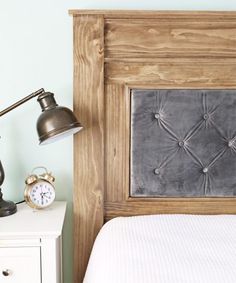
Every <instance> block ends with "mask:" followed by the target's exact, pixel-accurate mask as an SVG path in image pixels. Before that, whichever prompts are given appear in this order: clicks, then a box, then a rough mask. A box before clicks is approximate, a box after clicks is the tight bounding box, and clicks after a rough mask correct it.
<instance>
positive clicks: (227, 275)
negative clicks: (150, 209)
mask: <svg viewBox="0 0 236 283" xmlns="http://www.w3.org/2000/svg"><path fill="white" fill-rule="evenodd" d="M193 282H194V283H236V216H233V215H231V216H230V215H228V216H226V215H221V216H196V215H195V216H193V215H152V216H137V217H127V218H115V219H113V220H111V221H109V222H108V223H107V224H105V225H104V226H103V228H102V229H101V231H100V233H99V234H98V236H97V239H96V241H95V244H94V247H93V251H92V254H91V257H90V260H89V265H88V268H87V272H86V275H85V279H84V283H193Z"/></svg>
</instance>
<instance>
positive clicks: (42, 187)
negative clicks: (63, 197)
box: [24, 167, 56, 209]
mask: <svg viewBox="0 0 236 283" xmlns="http://www.w3.org/2000/svg"><path fill="white" fill-rule="evenodd" d="M36 169H43V170H44V173H42V174H40V175H36V174H33V172H34V171H35V170H36ZM54 181H55V178H54V177H53V176H52V174H51V173H49V172H48V171H47V169H46V168H45V167H36V168H34V169H33V171H32V173H31V174H30V175H29V176H28V177H27V178H26V180H25V184H26V187H25V192H24V197H25V201H26V203H27V204H28V205H29V206H30V207H32V208H36V209H42V208H45V207H48V206H49V205H51V204H52V203H53V201H54V199H55V196H56V195H55V188H54V185H53V182H54Z"/></svg>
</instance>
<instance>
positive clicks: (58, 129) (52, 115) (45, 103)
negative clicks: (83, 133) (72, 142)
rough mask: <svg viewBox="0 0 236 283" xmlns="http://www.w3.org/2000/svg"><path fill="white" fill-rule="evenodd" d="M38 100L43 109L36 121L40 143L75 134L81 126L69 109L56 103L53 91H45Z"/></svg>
mask: <svg viewBox="0 0 236 283" xmlns="http://www.w3.org/2000/svg"><path fill="white" fill-rule="evenodd" d="M38 102H39V104H40V106H41V108H42V111H43V112H42V114H41V115H40V116H39V118H38V121H37V131H38V136H39V143H40V144H41V145H44V144H48V143H52V142H54V141H57V140H59V139H61V138H63V137H66V136H69V135H72V134H75V133H77V132H79V131H80V130H81V129H82V128H83V127H82V126H81V124H80V123H79V122H78V120H77V118H76V117H75V115H74V113H73V112H72V111H71V110H70V109H68V108H66V107H62V106H58V105H57V103H56V101H55V99H54V95H53V93H50V92H45V93H44V94H42V95H40V96H39V97H38Z"/></svg>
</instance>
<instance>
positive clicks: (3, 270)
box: [0, 201, 66, 283]
mask: <svg viewBox="0 0 236 283" xmlns="http://www.w3.org/2000/svg"><path fill="white" fill-rule="evenodd" d="M17 209H18V211H17V213H16V214H13V215H11V216H7V217H2V218H0V282H1V283H62V281H63V280H62V248H61V246H62V236H61V235H62V228H63V222H64V216H65V211H66V203H65V202H61V201H57V202H54V203H53V204H52V205H51V206H50V207H49V208H46V209H44V210H33V209H31V208H30V207H28V205H26V204H25V203H24V204H20V205H18V206H17Z"/></svg>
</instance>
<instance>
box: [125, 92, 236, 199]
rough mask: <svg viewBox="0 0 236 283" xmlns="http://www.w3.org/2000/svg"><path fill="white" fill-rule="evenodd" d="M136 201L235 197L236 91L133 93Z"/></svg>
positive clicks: (132, 120)
mask: <svg viewBox="0 0 236 283" xmlns="http://www.w3.org/2000/svg"><path fill="white" fill-rule="evenodd" d="M131 103H132V110H131V189H130V190H131V192H130V194H131V196H137V197H139V196H150V197H153V196H157V197H159V196H163V197H164V196H167V197H205V196H236V91H235V90H139V89H137V90H133V91H132V94H131Z"/></svg>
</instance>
